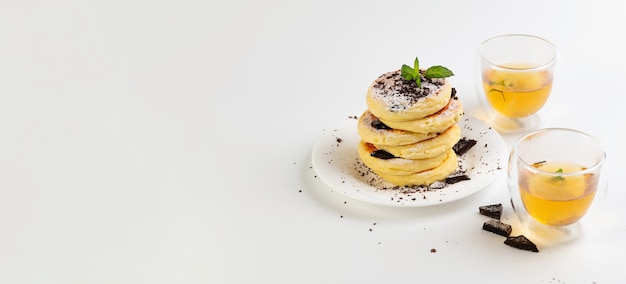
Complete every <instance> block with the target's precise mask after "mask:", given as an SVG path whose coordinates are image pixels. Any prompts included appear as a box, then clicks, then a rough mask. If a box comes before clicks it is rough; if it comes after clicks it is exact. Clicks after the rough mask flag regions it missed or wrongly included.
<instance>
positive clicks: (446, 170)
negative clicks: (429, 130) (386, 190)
mask: <svg viewBox="0 0 626 284" xmlns="http://www.w3.org/2000/svg"><path fill="white" fill-rule="evenodd" d="M457 167H458V158H457V156H456V154H455V153H454V151H453V150H450V151H448V153H447V157H446V158H445V159H444V161H443V162H442V163H441V164H440V165H439V166H437V167H435V168H433V169H430V170H426V171H421V172H415V173H412V174H409V175H390V174H385V173H383V172H381V171H379V170H377V169H374V168H370V169H371V170H372V171H373V172H374V173H376V174H377V175H378V176H380V177H381V178H383V179H384V180H386V181H388V182H389V183H392V184H394V185H397V186H414V185H430V184H432V183H434V182H436V181H442V180H444V179H446V178H447V177H448V176H449V175H450V174H452V173H454V172H455V171H456V169H457Z"/></svg>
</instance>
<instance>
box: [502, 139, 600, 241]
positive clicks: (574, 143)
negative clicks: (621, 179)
mask: <svg viewBox="0 0 626 284" xmlns="http://www.w3.org/2000/svg"><path fill="white" fill-rule="evenodd" d="M605 159H606V153H605V151H604V148H603V147H602V145H601V143H600V142H599V141H598V140H596V139H595V138H593V137H591V136H589V135H587V134H585V133H583V132H580V131H577V130H572V129H564V128H550V129H541V130H537V131H534V132H531V133H529V134H526V135H524V136H522V137H521V138H520V139H519V140H518V141H517V142H516V143H515V144H514V146H513V149H512V150H511V155H510V158H509V165H508V185H509V190H510V194H511V203H512V205H513V208H514V210H515V213H516V215H517V216H518V217H519V219H520V223H521V225H522V226H523V229H525V231H527V232H529V233H530V234H533V235H535V236H536V237H539V238H541V239H544V240H547V241H567V240H571V239H574V238H577V237H578V236H579V235H580V233H581V226H580V223H579V221H580V220H581V219H582V218H583V217H584V216H585V214H586V213H587V212H588V211H589V210H590V208H591V206H592V204H593V203H594V200H596V199H598V198H600V199H601V196H603V195H604V194H605V192H604V191H605V190H606V177H604V176H603V175H602V167H603V165H604V162H605Z"/></svg>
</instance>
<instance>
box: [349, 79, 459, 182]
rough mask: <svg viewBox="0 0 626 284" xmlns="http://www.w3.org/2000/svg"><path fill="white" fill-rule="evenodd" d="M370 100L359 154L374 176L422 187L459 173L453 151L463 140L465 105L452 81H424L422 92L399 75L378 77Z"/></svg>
mask: <svg viewBox="0 0 626 284" xmlns="http://www.w3.org/2000/svg"><path fill="white" fill-rule="evenodd" d="M422 72H423V70H422ZM366 100H367V107H368V109H367V110H366V111H365V112H364V113H363V114H362V115H361V117H360V118H359V121H358V132H359V135H360V137H361V142H360V143H359V147H358V150H359V157H360V158H361V160H362V161H363V163H364V164H365V165H367V166H368V167H369V168H370V169H371V170H372V171H373V172H374V173H376V174H377V175H379V176H380V177H382V178H383V179H384V180H386V181H388V182H390V183H392V184H394V185H398V186H418V185H430V184H432V183H434V182H436V181H441V180H444V179H445V178H446V177H448V176H449V175H450V174H451V173H453V172H455V171H456V169H457V167H458V159H457V155H456V153H455V152H454V150H453V146H454V145H455V144H456V143H457V142H458V141H459V140H460V139H461V128H460V127H459V126H458V125H457V122H458V121H459V120H460V119H461V117H462V116H463V105H462V104H461V102H460V101H459V100H458V98H457V97H456V96H455V90H454V88H452V86H451V84H450V82H449V81H448V80H446V79H445V78H435V79H428V78H424V77H423V76H422V78H421V87H418V85H417V83H416V82H415V81H408V80H405V79H403V78H402V76H401V72H400V70H396V71H392V72H388V73H386V74H383V75H381V76H380V77H378V78H377V79H376V80H375V81H374V82H373V83H372V85H371V86H370V87H369V89H368V92H367V96H366Z"/></svg>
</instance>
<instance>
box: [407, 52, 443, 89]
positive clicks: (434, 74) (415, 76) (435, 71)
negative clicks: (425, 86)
mask: <svg viewBox="0 0 626 284" xmlns="http://www.w3.org/2000/svg"><path fill="white" fill-rule="evenodd" d="M419 65H420V62H419V59H417V57H415V61H413V67H411V66H409V65H406V64H403V65H402V68H400V72H401V75H402V78H404V80H407V81H413V80H415V83H416V84H417V87H418V88H421V87H422V76H421V74H420V66H419ZM450 76H454V73H452V71H451V70H450V69H448V68H446V67H443V66H441V65H437V66H432V67H429V68H428V69H426V71H425V72H424V78H428V79H432V78H447V77H450Z"/></svg>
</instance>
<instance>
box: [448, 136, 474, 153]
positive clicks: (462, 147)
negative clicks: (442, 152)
mask: <svg viewBox="0 0 626 284" xmlns="http://www.w3.org/2000/svg"><path fill="white" fill-rule="evenodd" d="M474 145H476V140H473V139H467V138H465V137H463V138H461V140H459V142H457V143H456V144H454V146H453V147H452V150H454V152H455V153H456V154H457V155H458V156H461V155H463V154H465V153H467V151H469V149H471V148H472V147H474Z"/></svg>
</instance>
